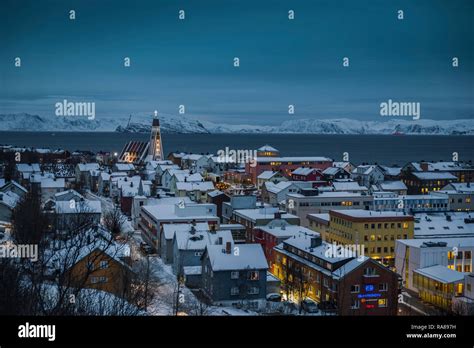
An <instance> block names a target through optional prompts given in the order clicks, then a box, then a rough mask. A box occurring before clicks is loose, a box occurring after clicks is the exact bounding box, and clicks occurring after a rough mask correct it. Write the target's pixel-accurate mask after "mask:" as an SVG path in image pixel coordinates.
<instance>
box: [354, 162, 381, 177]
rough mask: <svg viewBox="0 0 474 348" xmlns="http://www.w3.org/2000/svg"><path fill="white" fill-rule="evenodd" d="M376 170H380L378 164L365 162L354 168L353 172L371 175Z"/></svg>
mask: <svg viewBox="0 0 474 348" xmlns="http://www.w3.org/2000/svg"><path fill="white" fill-rule="evenodd" d="M375 170H379V169H378V167H377V165H376V164H363V165H360V166H357V167H356V168H354V170H353V171H352V173H354V174H362V175H369V174H370V173H372V172H373V171H375Z"/></svg>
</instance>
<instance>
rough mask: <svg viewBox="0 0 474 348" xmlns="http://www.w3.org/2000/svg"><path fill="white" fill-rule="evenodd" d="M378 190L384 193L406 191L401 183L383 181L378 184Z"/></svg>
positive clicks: (405, 187)
mask: <svg viewBox="0 0 474 348" xmlns="http://www.w3.org/2000/svg"><path fill="white" fill-rule="evenodd" d="M379 186H380V188H381V189H382V190H385V191H391V190H396V191H403V190H407V189H408V188H407V186H406V185H405V183H404V182H403V181H384V182H381V183H380V184H379Z"/></svg>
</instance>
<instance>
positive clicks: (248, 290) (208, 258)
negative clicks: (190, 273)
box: [201, 242, 268, 309]
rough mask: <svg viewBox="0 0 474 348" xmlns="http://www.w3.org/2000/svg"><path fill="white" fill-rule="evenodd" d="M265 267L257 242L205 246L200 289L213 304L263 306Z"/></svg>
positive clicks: (248, 306) (265, 280)
mask: <svg viewBox="0 0 474 348" xmlns="http://www.w3.org/2000/svg"><path fill="white" fill-rule="evenodd" d="M267 269H268V264H267V260H266V259H265V255H264V253H263V250H262V247H261V246H260V244H239V245H235V244H233V243H232V242H227V243H225V244H224V245H207V246H206V249H205V251H204V254H203V255H202V272H201V274H202V290H203V292H204V294H205V295H206V296H207V297H208V298H209V299H210V300H211V301H212V303H213V304H214V305H223V306H236V307H246V308H250V309H261V308H264V306H265V303H266V295H267V288H266V283H267V277H266V274H267Z"/></svg>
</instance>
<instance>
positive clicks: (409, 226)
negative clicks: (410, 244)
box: [325, 209, 414, 266]
mask: <svg viewBox="0 0 474 348" xmlns="http://www.w3.org/2000/svg"><path fill="white" fill-rule="evenodd" d="M325 234H326V241H327V242H332V243H336V244H343V245H355V246H358V247H360V248H362V247H363V248H364V255H365V256H368V257H371V258H373V259H375V260H377V261H380V262H382V263H383V264H386V265H389V266H393V264H394V258H395V240H397V239H411V238H413V234H414V219H413V216H411V215H407V214H404V213H403V212H395V211H370V210H362V209H350V210H331V211H330V212H329V227H328V229H327V233H325Z"/></svg>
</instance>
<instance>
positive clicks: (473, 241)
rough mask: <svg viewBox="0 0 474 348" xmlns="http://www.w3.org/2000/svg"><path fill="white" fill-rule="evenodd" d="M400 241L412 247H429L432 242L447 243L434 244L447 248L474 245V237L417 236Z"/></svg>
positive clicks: (399, 241)
mask: <svg viewBox="0 0 474 348" xmlns="http://www.w3.org/2000/svg"><path fill="white" fill-rule="evenodd" d="M397 241H398V243H401V244H404V245H408V246H409V247H412V248H427V247H429V245H430V243H435V244H436V243H440V242H441V243H443V244H444V243H446V245H445V246H441V245H434V244H433V245H434V247H442V248H446V249H451V250H452V249H453V248H454V247H456V248H464V247H474V235H473V237H454V238H417V239H399V240H397Z"/></svg>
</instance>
